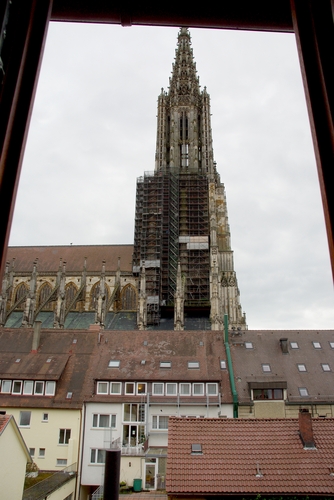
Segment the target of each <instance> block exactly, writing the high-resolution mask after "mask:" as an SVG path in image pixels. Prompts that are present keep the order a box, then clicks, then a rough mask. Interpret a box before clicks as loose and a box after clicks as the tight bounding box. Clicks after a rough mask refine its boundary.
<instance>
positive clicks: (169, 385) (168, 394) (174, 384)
mask: <svg viewBox="0 0 334 500" xmlns="http://www.w3.org/2000/svg"><path fill="white" fill-rule="evenodd" d="M170 388H172V389H173V390H174V392H171V393H170V392H168V390H169V389H170ZM177 394H178V386H177V383H176V382H166V384H165V396H168V397H170V396H172V397H173V396H177Z"/></svg>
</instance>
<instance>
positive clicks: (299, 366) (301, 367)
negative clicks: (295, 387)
mask: <svg viewBox="0 0 334 500" xmlns="http://www.w3.org/2000/svg"><path fill="white" fill-rule="evenodd" d="M297 368H298V370H299V371H300V372H306V365H304V364H299V365H297Z"/></svg>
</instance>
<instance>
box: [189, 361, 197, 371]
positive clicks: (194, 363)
mask: <svg viewBox="0 0 334 500" xmlns="http://www.w3.org/2000/svg"><path fill="white" fill-rule="evenodd" d="M188 368H190V369H195V368H199V361H188Z"/></svg>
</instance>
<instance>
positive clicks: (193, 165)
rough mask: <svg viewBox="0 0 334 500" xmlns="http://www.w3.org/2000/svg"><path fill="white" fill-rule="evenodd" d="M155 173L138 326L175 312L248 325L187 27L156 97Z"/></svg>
mask: <svg viewBox="0 0 334 500" xmlns="http://www.w3.org/2000/svg"><path fill="white" fill-rule="evenodd" d="M157 121H158V123H157V144H156V155H155V170H154V172H145V173H144V176H143V177H140V178H139V179H138V180H137V194H136V219H135V241H134V254H133V272H134V273H135V274H137V275H138V276H140V280H138V282H139V283H140V297H141V299H140V301H139V307H138V327H139V328H146V326H149V325H153V327H154V325H158V324H159V322H160V319H161V318H162V317H171V316H173V317H174V329H175V330H183V329H184V327H185V323H186V322H187V320H188V321H189V320H190V319H191V318H197V319H200V318H202V319H206V320H207V321H206V324H210V327H211V329H212V330H220V329H222V328H223V318H224V314H228V317H229V326H230V327H231V328H232V327H235V328H238V327H240V328H242V329H245V328H247V325H246V319H245V315H244V314H243V313H242V309H241V305H240V300H239V289H238V284H237V278H236V274H235V271H234V264H233V252H232V250H231V245H230V230H229V224H228V217H227V206H226V197H225V189H224V185H223V184H222V183H221V182H220V177H219V174H218V173H217V170H216V163H215V161H214V157H213V145H212V131H211V120H210V96H209V94H208V93H207V91H206V88H205V87H204V90H202V91H201V89H200V85H199V78H198V76H197V71H196V63H195V61H194V57H193V51H192V48H191V38H190V33H189V30H188V29H187V28H181V29H180V31H179V34H178V43H177V49H176V55H175V62H174V64H173V71H172V76H171V78H170V82H169V89H168V91H167V92H165V91H164V89H162V90H161V93H160V95H159V97H158V120H157Z"/></svg>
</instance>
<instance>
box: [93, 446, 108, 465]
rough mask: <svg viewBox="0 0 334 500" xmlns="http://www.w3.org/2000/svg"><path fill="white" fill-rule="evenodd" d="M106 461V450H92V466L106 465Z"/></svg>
mask: <svg viewBox="0 0 334 500" xmlns="http://www.w3.org/2000/svg"><path fill="white" fill-rule="evenodd" d="M105 461H106V452H105V450H99V449H97V448H92V449H91V450H90V463H91V464H104V463H105Z"/></svg>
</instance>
